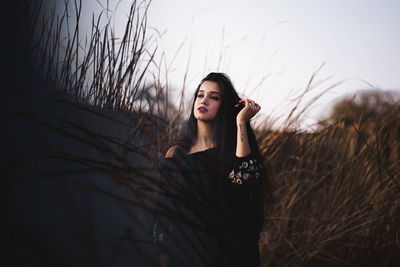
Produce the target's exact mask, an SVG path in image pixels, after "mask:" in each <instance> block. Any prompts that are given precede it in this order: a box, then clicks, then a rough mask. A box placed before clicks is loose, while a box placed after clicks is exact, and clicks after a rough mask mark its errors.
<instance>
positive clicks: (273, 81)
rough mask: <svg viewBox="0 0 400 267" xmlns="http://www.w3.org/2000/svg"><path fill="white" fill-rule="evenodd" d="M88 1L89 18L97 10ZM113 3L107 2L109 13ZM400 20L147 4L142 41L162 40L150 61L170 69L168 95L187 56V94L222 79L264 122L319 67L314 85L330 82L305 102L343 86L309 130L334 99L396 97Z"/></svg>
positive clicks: (120, 22) (393, 15) (379, 15)
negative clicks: (221, 75) (389, 92)
mask: <svg viewBox="0 0 400 267" xmlns="http://www.w3.org/2000/svg"><path fill="white" fill-rule="evenodd" d="M91 1H92V5H93V6H92V8H89V9H88V10H87V11H86V12H89V13H90V12H91V9H93V10H95V9H96V8H98V7H99V4H98V3H97V1H95V0H91ZM105 2H106V1H102V3H103V4H105ZM116 2H117V1H116V0H110V6H115V3H116ZM113 3H114V5H113ZM130 3H131V2H130V1H126V0H122V1H121V3H120V4H119V6H118V8H117V10H116V12H115V13H114V14H113V16H114V17H115V21H114V23H115V27H116V30H117V33H118V30H119V29H118V28H121V30H122V28H123V26H124V23H125V22H126V20H125V18H126V16H125V15H124V14H127V13H128V11H129V5H130ZM399 13H400V1H395V0H383V1H378V0H335V1H318V0H303V1H294V0H292V1H289V0H264V1H261V0H248V1H243V0H242V1H236V0H214V1H212V0H203V1H193V0H168V1H167V0H158V1H157V0H153V1H152V2H151V5H150V9H149V13H148V26H149V27H150V29H149V32H148V34H155V35H156V30H154V29H157V31H158V32H159V33H161V36H159V37H157V45H158V46H159V49H158V52H159V54H158V55H157V56H158V58H160V57H161V52H163V51H164V52H165V59H166V61H167V62H166V63H167V65H171V68H170V69H169V70H168V71H169V72H168V73H169V74H168V79H169V87H170V88H177V89H181V88H182V86H183V75H184V73H185V71H186V68H187V64H188V59H189V57H190V63H189V68H188V81H187V83H186V84H185V88H186V91H187V94H190V95H192V92H193V91H194V90H195V88H196V86H197V84H198V82H199V81H200V80H201V79H202V78H203V77H204V76H205V75H206V74H207V73H208V72H211V71H221V72H225V73H227V74H228V75H229V76H230V77H231V79H232V81H233V83H234V85H235V87H236V89H237V91H238V92H239V93H240V94H241V95H242V96H243V97H249V98H252V99H254V100H255V101H257V102H259V103H260V104H261V106H262V110H261V112H262V113H263V114H264V115H271V114H272V115H273V116H280V115H282V114H287V113H288V110H290V108H291V104H290V99H293V98H294V97H295V96H298V95H299V92H301V90H303V89H304V88H306V85H307V83H308V80H309V79H310V77H311V76H312V74H313V73H314V72H315V71H316V70H317V69H318V68H319V67H320V66H321V65H322V64H325V65H324V66H323V68H322V69H321V71H320V72H319V74H318V75H317V77H316V80H317V81H318V80H324V79H326V78H329V79H328V80H327V81H325V82H323V83H322V84H320V85H319V86H317V87H316V88H315V89H313V91H312V92H311V93H310V94H309V96H308V97H307V98H306V100H309V99H311V98H312V97H313V96H315V95H317V94H319V93H321V92H322V91H324V90H325V89H327V88H329V86H331V85H333V84H335V83H337V82H340V81H345V82H344V83H343V84H341V85H339V86H336V87H335V88H334V89H332V90H331V91H329V92H328V93H326V94H325V95H324V96H323V97H322V98H321V99H320V100H319V101H318V102H317V103H316V105H315V108H314V109H313V110H312V111H311V113H310V117H309V119H308V120H307V122H306V124H308V125H310V124H312V123H313V122H314V121H315V120H317V119H318V118H320V116H321V115H324V114H326V113H327V111H329V106H330V104H331V103H333V102H332V101H333V100H335V99H337V98H338V97H340V96H342V95H344V94H346V93H349V92H354V91H356V90H358V89H367V88H368V87H369V85H368V84H370V85H372V86H374V87H377V88H380V89H395V90H400V73H399V72H400V37H399V36H400V35H399V34H398V28H399V26H400V16H399ZM182 43H183V46H182V48H181V50H180V51H179V52H178V54H177V57H176V58H175V60H174V61H173V62H172V63H171V60H172V59H173V57H174V54H175V53H176V51H177V50H178V48H179V47H180V45H181V44H182ZM221 55H222V60H221V64H219V63H218V62H219V60H220V57H221ZM164 71H165V70H164ZM263 114H262V115H263Z"/></svg>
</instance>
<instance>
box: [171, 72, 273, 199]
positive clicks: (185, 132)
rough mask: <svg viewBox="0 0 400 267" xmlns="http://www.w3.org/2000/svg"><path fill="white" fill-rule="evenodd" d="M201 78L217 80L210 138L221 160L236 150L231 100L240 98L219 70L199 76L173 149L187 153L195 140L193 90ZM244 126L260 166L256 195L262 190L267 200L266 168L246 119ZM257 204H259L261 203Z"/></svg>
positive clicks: (233, 106)
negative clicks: (216, 105) (217, 104)
mask: <svg viewBox="0 0 400 267" xmlns="http://www.w3.org/2000/svg"><path fill="white" fill-rule="evenodd" d="M205 81H212V82H215V83H217V84H218V86H219V89H220V91H221V104H220V107H219V110H218V113H217V116H216V119H215V123H214V130H213V132H214V141H215V143H216V145H217V147H216V149H217V155H218V160H219V161H220V162H222V161H224V159H227V158H231V157H232V155H234V154H235V151H236V136H237V134H236V133H237V126H236V117H237V115H238V113H239V112H240V108H237V107H235V104H237V103H238V102H239V100H240V99H241V98H240V97H239V96H238V94H237V92H236V90H235V88H234V86H233V84H232V82H231V80H230V78H229V77H228V75H226V74H225V73H221V72H211V73H209V74H208V75H207V76H206V77H205V78H203V79H202V80H201V82H200V84H199V85H198V86H197V88H196V91H195V92H194V97H193V101H192V104H191V109H190V116H189V118H188V120H187V121H185V123H184V124H183V126H182V130H181V133H180V135H179V137H178V140H177V146H178V147H177V152H178V153H187V152H188V151H189V149H190V147H191V146H192V145H193V143H194V141H195V140H196V137H197V119H196V118H195V117H194V112H193V109H194V104H195V101H196V97H197V93H198V91H199V89H200V86H201V85H202V84H203V82H205ZM246 128H247V136H248V140H249V145H250V149H251V152H252V154H253V155H254V156H255V157H256V159H257V160H258V161H259V162H261V164H262V166H263V171H262V173H263V175H262V176H263V177H262V181H263V183H264V186H262V187H264V190H263V191H264V192H263V193H261V194H258V195H259V197H261V199H260V201H261V202H263V199H264V196H265V195H264V194H266V196H267V197H268V199H267V202H270V201H269V200H270V197H271V194H270V188H269V183H268V177H267V172H266V165H265V163H263V159H262V157H261V153H260V149H259V147H258V144H257V140H256V137H255V134H254V132H253V130H252V128H251V126H250V122H248V123H247V125H246ZM260 204H261V205H262V203H260Z"/></svg>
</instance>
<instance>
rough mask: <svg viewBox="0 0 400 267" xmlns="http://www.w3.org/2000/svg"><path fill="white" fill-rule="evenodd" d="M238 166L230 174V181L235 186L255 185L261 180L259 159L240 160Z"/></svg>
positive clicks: (244, 158) (247, 158) (246, 158)
mask: <svg viewBox="0 0 400 267" xmlns="http://www.w3.org/2000/svg"><path fill="white" fill-rule="evenodd" d="M238 159H239V161H238V164H236V166H235V167H234V168H233V170H231V172H230V173H229V176H228V179H229V180H230V181H231V182H232V183H235V184H239V185H241V184H247V183H254V182H256V181H258V180H260V172H261V165H260V164H259V163H258V161H257V159H254V158H249V157H243V158H238Z"/></svg>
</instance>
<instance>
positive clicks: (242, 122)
mask: <svg viewBox="0 0 400 267" xmlns="http://www.w3.org/2000/svg"><path fill="white" fill-rule="evenodd" d="M246 123H247V121H246V120H236V125H237V126H243V125H246Z"/></svg>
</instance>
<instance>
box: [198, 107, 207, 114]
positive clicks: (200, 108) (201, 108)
mask: <svg viewBox="0 0 400 267" xmlns="http://www.w3.org/2000/svg"><path fill="white" fill-rule="evenodd" d="M197 110H198V111H199V112H201V113H203V112H207V111H208V110H207V109H206V108H205V107H199V108H198V109H197Z"/></svg>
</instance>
